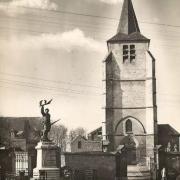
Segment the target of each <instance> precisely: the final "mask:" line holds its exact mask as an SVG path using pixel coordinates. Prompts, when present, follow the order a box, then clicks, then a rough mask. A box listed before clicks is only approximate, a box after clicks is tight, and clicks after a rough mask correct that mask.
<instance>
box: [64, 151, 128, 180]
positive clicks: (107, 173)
mask: <svg viewBox="0 0 180 180" xmlns="http://www.w3.org/2000/svg"><path fill="white" fill-rule="evenodd" d="M122 157H123V155H122V154H119V153H117V154H113V153H103V152H82V153H65V154H64V159H65V165H66V166H67V167H69V168H70V169H71V170H72V172H81V173H84V176H86V172H88V171H90V170H91V171H93V172H94V177H93V179H95V180H115V179H120V177H123V176H124V177H125V176H126V175H127V165H126V163H125V162H123V160H122ZM82 179H83V178H82ZM84 179H86V177H84ZM78 180H79V179H78Z"/></svg>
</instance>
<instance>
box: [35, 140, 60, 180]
mask: <svg viewBox="0 0 180 180" xmlns="http://www.w3.org/2000/svg"><path fill="white" fill-rule="evenodd" d="M36 149H37V164H36V168H35V169H33V179H35V180H36V179H43V178H44V179H46V180H59V179H60V154H59V148H58V147H57V146H56V145H55V144H54V143H52V142H48V141H41V142H39V143H38V145H37V146H36Z"/></svg>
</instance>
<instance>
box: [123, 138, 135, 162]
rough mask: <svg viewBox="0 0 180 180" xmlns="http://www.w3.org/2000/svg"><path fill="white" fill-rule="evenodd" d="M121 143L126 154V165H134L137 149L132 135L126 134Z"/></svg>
mask: <svg viewBox="0 0 180 180" xmlns="http://www.w3.org/2000/svg"><path fill="white" fill-rule="evenodd" d="M122 143H123V145H124V147H125V150H126V154H127V164H128V165H136V164H137V157H136V154H137V152H136V151H137V149H136V143H135V141H134V138H133V135H130V134H129V135H128V136H126V137H124V139H123V142H122Z"/></svg>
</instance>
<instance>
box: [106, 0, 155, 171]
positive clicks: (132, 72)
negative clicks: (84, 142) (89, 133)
mask: <svg viewBox="0 0 180 180" xmlns="http://www.w3.org/2000/svg"><path fill="white" fill-rule="evenodd" d="M107 45H108V52H109V53H108V55H107V57H106V59H105V61H104V62H103V63H104V71H105V73H104V74H105V76H104V79H103V83H104V87H105V89H104V91H105V92H104V94H105V97H104V99H105V107H104V110H105V112H104V113H105V122H104V128H103V136H104V137H103V140H104V142H105V143H104V144H106V145H108V146H107V150H108V151H110V152H111V151H116V150H117V149H118V148H119V147H121V146H124V147H125V148H126V151H127V157H128V159H127V161H128V165H131V166H133V165H134V166H136V167H137V166H142V167H143V166H144V167H149V169H150V163H154V158H155V157H154V148H155V146H156V144H157V106H156V77H155V59H154V57H153V56H152V54H151V52H150V51H149V45H150V40H149V39H148V38H146V37H145V36H143V35H142V34H141V32H140V29H139V25H138V21H137V19H136V15H135V12H134V9H133V5H132V2H131V0H124V4H123V7H122V13H121V18H120V22H119V26H118V29H117V34H116V35H115V36H114V37H112V38H111V39H110V40H108V41H107ZM107 141H108V144H107Z"/></svg>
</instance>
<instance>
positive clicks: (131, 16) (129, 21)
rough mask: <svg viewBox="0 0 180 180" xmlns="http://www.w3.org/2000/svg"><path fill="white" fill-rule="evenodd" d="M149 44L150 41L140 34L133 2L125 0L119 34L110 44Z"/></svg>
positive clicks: (110, 40)
mask: <svg viewBox="0 0 180 180" xmlns="http://www.w3.org/2000/svg"><path fill="white" fill-rule="evenodd" d="M129 41H136V42H149V41H150V40H149V39H148V38H146V37H145V36H143V35H142V34H141V32H140V28H139V25H138V21H137V18H136V14H135V12H134V8H133V4H132V2H131V0H124V3H123V7H122V12H121V17H120V21H119V25H118V29H117V34H116V35H115V36H114V37H112V38H111V39H109V40H108V42H110V43H113V42H129Z"/></svg>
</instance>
